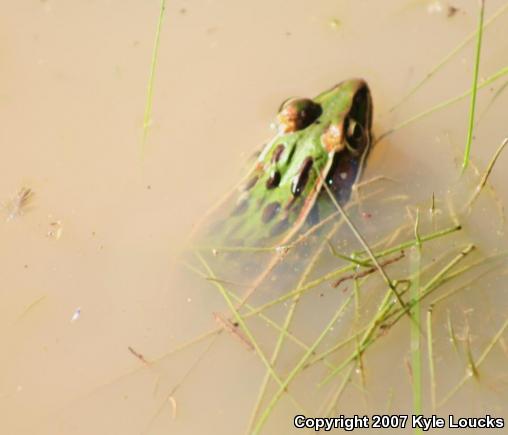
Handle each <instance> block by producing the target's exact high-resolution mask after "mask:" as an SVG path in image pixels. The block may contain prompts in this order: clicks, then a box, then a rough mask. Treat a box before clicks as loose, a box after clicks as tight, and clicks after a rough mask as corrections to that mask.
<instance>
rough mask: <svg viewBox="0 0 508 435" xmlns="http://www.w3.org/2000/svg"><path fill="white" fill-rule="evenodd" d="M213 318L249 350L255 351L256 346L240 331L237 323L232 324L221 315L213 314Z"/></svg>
mask: <svg viewBox="0 0 508 435" xmlns="http://www.w3.org/2000/svg"><path fill="white" fill-rule="evenodd" d="M213 317H214V319H215V321H216V322H217V323H218V324H219V325H220V326H222V327H223V328H224V329H225V330H226V331H228V332H229V333H230V334H232V335H233V336H234V337H236V338H238V340H240V342H241V343H242V344H243V345H244V346H245V347H246V348H247V349H248V350H251V351H253V350H254V346H253V345H252V343H251V342H250V340H249V339H248V338H247V337H246V336H245V335H244V334H243V333H242V332H241V331H240V330H239V328H238V324H237V323H236V322H234V323H233V322H231V320H229V319H226V318H224V317H223V316H222V315H221V314H220V313H213Z"/></svg>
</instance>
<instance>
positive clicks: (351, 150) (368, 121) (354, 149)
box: [325, 82, 372, 205]
mask: <svg viewBox="0 0 508 435" xmlns="http://www.w3.org/2000/svg"><path fill="white" fill-rule="evenodd" d="M371 127H372V98H371V95H370V90H369V88H368V86H367V84H366V83H365V82H362V84H361V86H360V87H359V88H358V89H357V90H356V92H355V95H354V97H353V99H352V103H351V107H350V109H349V112H348V114H347V116H345V117H344V125H343V132H344V134H343V141H344V145H345V146H344V147H343V148H342V149H341V150H340V151H338V152H337V153H335V155H334V157H333V162H332V165H331V167H330V171H329V172H328V175H327V177H326V183H327V185H328V187H329V188H330V190H331V192H332V193H333V194H334V196H335V199H336V200H337V202H338V203H339V204H341V205H342V204H344V203H346V202H347V201H348V199H349V197H350V196H351V190H352V188H353V185H354V184H355V183H356V182H357V180H358V179H359V178H360V176H361V174H362V170H363V168H364V166H365V162H366V158H367V156H368V154H369V151H370V148H371V143H372V137H371ZM325 193H326V192H325Z"/></svg>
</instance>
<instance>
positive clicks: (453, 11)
mask: <svg viewBox="0 0 508 435" xmlns="http://www.w3.org/2000/svg"><path fill="white" fill-rule="evenodd" d="M459 11H460V9H459V8H456V7H455V6H448V9H447V12H446V15H447V16H448V18H451V17H453V16H454V15H455V14H456V13H457V12H459Z"/></svg>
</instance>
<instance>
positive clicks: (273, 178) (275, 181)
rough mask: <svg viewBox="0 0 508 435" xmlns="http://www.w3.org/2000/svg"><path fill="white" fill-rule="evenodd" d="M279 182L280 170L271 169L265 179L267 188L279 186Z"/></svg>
mask: <svg viewBox="0 0 508 435" xmlns="http://www.w3.org/2000/svg"><path fill="white" fill-rule="evenodd" d="M279 183H280V172H279V171H273V172H272V173H271V174H270V176H269V177H268V179H267V180H266V188H267V189H268V190H270V189H275V188H276V187H278V186H279Z"/></svg>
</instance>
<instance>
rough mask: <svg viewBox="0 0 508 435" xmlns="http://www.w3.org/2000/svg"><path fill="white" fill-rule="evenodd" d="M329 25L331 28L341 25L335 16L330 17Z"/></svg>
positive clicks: (335, 28)
mask: <svg viewBox="0 0 508 435" xmlns="http://www.w3.org/2000/svg"><path fill="white" fill-rule="evenodd" d="M329 25H330V27H331V28H332V29H334V30H337V29H338V28H339V27H340V26H341V25H342V23H341V21H340V20H339V19H337V18H332V19H331V20H330V22H329Z"/></svg>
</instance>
